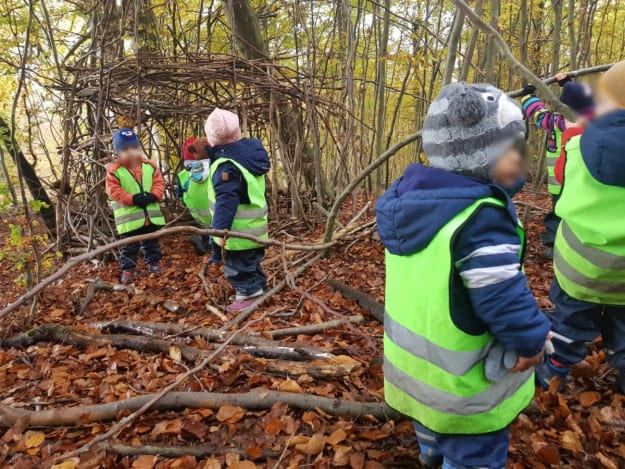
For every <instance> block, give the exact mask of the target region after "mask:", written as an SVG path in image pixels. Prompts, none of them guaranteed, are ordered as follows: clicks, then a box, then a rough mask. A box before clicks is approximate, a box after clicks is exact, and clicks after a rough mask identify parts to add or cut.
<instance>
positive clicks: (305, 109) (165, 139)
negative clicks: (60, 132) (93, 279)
mask: <svg viewBox="0 0 625 469" xmlns="http://www.w3.org/2000/svg"><path fill="white" fill-rule="evenodd" d="M68 71H69V72H70V74H71V77H72V78H71V80H68V81H69V82H70V83H71V85H65V86H64V87H63V91H64V92H65V94H66V97H67V102H66V106H67V110H68V117H67V119H66V122H65V126H64V130H65V146H64V148H63V150H62V152H63V158H62V162H63V172H62V180H61V189H62V190H61V191H60V192H61V196H60V200H59V207H58V210H57V218H58V219H57V225H58V226H63V227H65V232H64V234H65V238H66V241H67V242H70V243H71V244H74V245H75V244H77V243H78V244H79V245H81V246H83V248H85V249H89V248H91V247H93V246H94V245H97V244H100V243H103V242H106V241H108V240H110V239H111V236H112V235H113V233H114V229H113V228H114V227H113V225H112V219H111V216H110V211H109V209H108V207H107V200H106V195H105V193H104V177H105V167H106V164H107V163H109V162H111V161H112V160H113V158H114V155H113V153H112V149H111V136H112V133H113V132H114V131H115V130H116V129H118V128H121V127H132V128H134V129H135V130H136V131H137V132H138V133H139V135H140V137H141V140H142V143H143V146H144V149H145V151H146V154H147V155H148V156H149V157H150V158H152V159H154V160H155V161H157V162H158V164H159V166H160V168H161V169H162V170H163V173H164V174H165V176H166V179H167V181H168V183H169V188H170V190H169V191H168V197H167V199H166V205H167V207H166V208H167V210H168V211H169V213H170V214H171V217H170V218H174V217H175V216H176V215H177V214H179V213H180V212H181V211H182V208H181V207H180V204H179V203H177V202H176V201H175V197H174V191H173V186H174V184H175V183H176V177H175V175H176V173H177V172H178V171H179V170H180V166H181V154H180V146H181V143H182V141H184V139H185V138H187V137H188V136H190V135H197V136H199V135H202V134H203V122H204V120H205V118H206V116H207V115H208V113H210V112H211V111H212V110H213V109H215V108H216V107H221V108H225V109H229V110H232V111H234V112H237V113H238V114H239V116H240V117H241V123H242V128H243V130H244V132H246V134H247V135H249V136H253V137H257V138H260V139H262V140H263V141H264V142H265V144H266V145H267V146H268V148H269V149H270V154H271V159H272V167H273V168H274V170H273V171H272V173H271V176H270V177H271V181H270V182H271V184H270V186H271V188H272V193H271V199H272V202H273V205H274V206H276V207H277V206H278V200H277V199H278V197H279V194H280V193H284V194H288V198H289V199H290V209H292V210H299V211H306V210H307V209H308V208H309V207H306V206H305V205H306V203H305V202H304V201H303V200H305V199H308V198H304V197H302V194H304V193H307V192H314V190H315V184H316V183H318V175H317V174H315V170H316V168H317V167H319V166H321V165H323V162H322V161H321V159H322V158H321V152H320V151H319V149H316V150H315V151H316V152H317V153H316V155H317V156H318V158H319V161H317V162H315V161H310V158H309V157H308V158H304V155H305V152H304V148H305V147H306V145H307V144H306V142H307V141H309V139H310V133H311V132H317V133H318V132H319V129H318V128H313V126H311V123H314V125H315V126H319V125H324V123H326V124H328V119H329V118H331V116H332V115H336V114H337V113H340V112H342V111H341V108H340V106H337V104H336V103H334V102H327V101H324V100H323V99H321V98H320V96H322V95H323V93H322V92H321V91H323V90H319V89H314V88H313V87H312V86H308V84H309V83H310V82H312V81H313V80H309V78H310V77H306V76H302V75H301V74H298V73H297V72H296V71H294V70H292V69H290V68H288V67H285V66H281V65H276V64H272V63H268V62H267V61H265V60H255V61H254V60H246V59H242V58H240V57H235V56H231V55H226V54H223V55H198V56H186V57H185V58H184V59H182V60H181V59H174V58H163V57H159V56H142V57H141V58H140V59H137V58H136V57H133V58H124V59H122V60H119V61H116V62H114V63H110V64H107V65H103V64H97V63H93V64H91V65H90V66H85V65H83V66H73V67H70V68H68ZM328 130H329V125H327V126H326V127H324V132H327V131H328ZM308 152H309V153H310V149H309V150H308ZM308 156H309V155H308ZM317 189H318V188H317ZM317 192H319V191H317ZM294 198H295V199H297V200H293V199H294ZM80 249H82V248H80ZM80 249H79V250H80Z"/></svg>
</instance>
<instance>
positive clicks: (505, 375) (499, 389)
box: [376, 83, 549, 469]
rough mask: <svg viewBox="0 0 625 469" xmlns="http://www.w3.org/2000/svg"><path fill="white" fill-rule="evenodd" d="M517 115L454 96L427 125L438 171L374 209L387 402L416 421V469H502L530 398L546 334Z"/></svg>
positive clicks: (480, 91)
mask: <svg viewBox="0 0 625 469" xmlns="http://www.w3.org/2000/svg"><path fill="white" fill-rule="evenodd" d="M524 137H525V124H524V122H523V115H522V113H521V110H520V108H519V106H518V104H516V103H515V102H514V101H513V100H511V99H510V98H508V97H507V96H506V95H505V94H504V93H503V92H502V91H501V90H499V89H497V88H495V87H493V86H491V85H467V84H464V83H457V84H452V85H448V86H446V87H445V88H443V90H442V91H441V93H440V94H439V96H438V97H437V98H436V99H435V100H434V101H433V102H432V104H431V106H430V109H429V111H428V114H427V117H426V119H425V122H424V125H423V136H422V138H423V149H424V151H425V153H426V155H427V157H428V160H429V162H430V165H431V166H429V167H428V166H424V165H420V164H413V165H409V166H408V168H407V169H406V172H405V173H404V175H403V176H402V177H401V178H399V180H397V181H396V182H395V183H394V184H393V185H392V186H391V188H389V189H388V191H387V192H386V193H385V194H384V195H383V196H382V197H381V198H380V199H379V200H378V202H377V204H376V212H377V222H378V229H379V232H380V237H381V239H382V242H383V243H384V245H385V248H386V316H385V318H384V330H385V334H384V380H385V386H384V393H385V399H386V402H387V403H388V404H389V405H390V406H391V407H393V408H394V409H396V410H397V411H399V412H401V413H403V414H404V415H407V416H409V417H411V418H412V419H413V420H414V421H415V429H416V432H417V439H418V442H419V446H420V449H421V456H420V458H421V461H422V463H423V464H424V465H426V466H427V467H438V466H440V465H441V464H442V465H443V468H445V469H454V468H471V467H489V468H504V467H505V465H506V458H507V451H508V445H509V425H510V423H511V422H512V421H513V420H514V419H515V418H516V416H517V415H518V414H519V413H520V412H521V411H522V410H523V409H524V408H525V407H526V406H527V404H529V402H530V401H531V399H532V397H533V394H534V372H533V367H534V366H536V365H537V364H538V363H539V362H540V360H541V358H542V350H543V347H544V345H545V340H546V338H547V335H548V333H549V321H548V320H547V318H546V316H545V315H544V314H542V312H541V311H540V310H539V309H538V305H537V303H536V301H535V299H534V297H533V296H532V294H531V292H530V291H529V289H528V288H527V282H526V278H525V276H524V274H523V272H522V270H521V262H522V257H523V248H524V234H523V230H522V228H521V227H520V224H519V221H518V218H517V214H516V211H515V207H514V204H513V203H512V201H511V199H510V195H509V192H511V190H512V189H513V188H515V187H518V186H519V184H520V182H521V181H523V176H524V175H523V173H524V162H523V155H522V146H523V144H524Z"/></svg>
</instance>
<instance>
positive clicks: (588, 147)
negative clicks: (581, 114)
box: [580, 110, 625, 187]
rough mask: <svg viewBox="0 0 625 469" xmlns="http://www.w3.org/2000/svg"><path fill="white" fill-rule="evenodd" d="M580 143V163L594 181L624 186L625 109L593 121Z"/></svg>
mask: <svg viewBox="0 0 625 469" xmlns="http://www.w3.org/2000/svg"><path fill="white" fill-rule="evenodd" d="M580 143H581V151H582V158H583V159H584V163H586V167H587V168H588V170H589V171H590V174H592V175H593V177H594V178H595V179H596V180H597V181H599V182H601V183H602V184H607V185H610V186H620V187H625V149H624V147H623V145H624V144H625V110H619V111H613V112H610V113H608V114H605V115H603V116H601V117H598V118H597V119H595V120H593V121H592V122H591V123H590V124H588V127H587V128H586V130H584V133H583V134H582V139H581V142H580Z"/></svg>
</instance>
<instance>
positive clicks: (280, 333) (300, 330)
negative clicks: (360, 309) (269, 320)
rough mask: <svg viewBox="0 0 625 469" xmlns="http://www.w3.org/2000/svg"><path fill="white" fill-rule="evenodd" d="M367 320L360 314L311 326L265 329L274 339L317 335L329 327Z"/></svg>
mask: <svg viewBox="0 0 625 469" xmlns="http://www.w3.org/2000/svg"><path fill="white" fill-rule="evenodd" d="M364 320H365V318H364V317H362V316H361V315H360V314H356V315H354V316H350V317H348V318H347V319H333V320H332V321H324V322H320V323H317V324H311V325H309V326H296V327H285V328H284V329H275V330H273V331H265V332H263V333H264V334H267V335H269V336H271V337H273V338H274V339H282V338H284V337H290V336H295V335H315V334H320V333H322V332H325V331H327V330H328V329H336V328H338V327H341V326H343V325H345V324H360V323H362V322H363V321H364Z"/></svg>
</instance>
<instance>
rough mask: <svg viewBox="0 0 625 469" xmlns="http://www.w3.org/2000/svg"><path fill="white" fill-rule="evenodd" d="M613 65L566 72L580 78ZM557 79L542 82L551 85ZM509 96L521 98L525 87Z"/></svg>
mask: <svg viewBox="0 0 625 469" xmlns="http://www.w3.org/2000/svg"><path fill="white" fill-rule="evenodd" d="M613 65H614V64H605V65H596V66H594V67H587V68H580V69H579V70H572V71H570V72H566V74H567V75H568V76H569V77H570V78H579V77H583V76H584V75H592V74H593V73H601V72H605V71H607V70H609V69H610V68H612V66H613ZM557 81H558V80H557V79H556V77H555V76H552V77H549V78H545V79H544V80H542V82H543V83H544V84H545V85H551V84H553V83H556V82H557ZM508 96H510V97H511V98H520V97H521V96H523V89H522V88H521V89H520V90H514V91H510V92H508Z"/></svg>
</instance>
